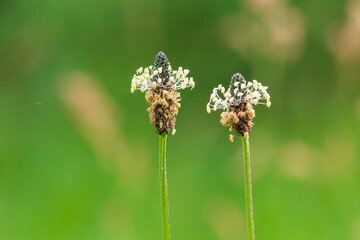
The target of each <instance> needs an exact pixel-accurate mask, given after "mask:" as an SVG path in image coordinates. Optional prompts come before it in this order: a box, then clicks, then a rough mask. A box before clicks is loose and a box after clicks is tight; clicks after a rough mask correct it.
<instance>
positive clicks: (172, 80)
mask: <svg viewBox="0 0 360 240" xmlns="http://www.w3.org/2000/svg"><path fill="white" fill-rule="evenodd" d="M189 72H190V70H188V69H183V68H182V67H179V68H178V69H177V70H173V69H172V67H171V65H170V62H169V60H168V59H167V57H166V55H165V54H164V53H163V52H159V53H158V54H157V55H156V57H155V62H154V66H149V67H146V68H143V67H140V68H139V69H138V70H137V71H136V74H134V77H133V79H132V82H131V92H134V91H135V90H140V91H141V92H145V91H146V96H145V98H146V101H147V103H148V104H149V105H150V107H149V108H148V111H149V117H150V122H151V123H153V124H154V125H155V127H156V129H157V132H158V134H161V133H163V132H164V131H165V132H166V133H168V132H169V130H170V129H171V128H172V129H173V134H174V133H175V132H176V130H175V128H174V127H175V120H176V119H175V116H176V115H177V114H178V109H179V108H180V103H179V101H180V99H179V97H180V93H179V92H177V90H179V89H185V88H188V87H191V89H193V88H194V87H195V82H194V80H193V78H192V77H190V78H189V77H188V74H189Z"/></svg>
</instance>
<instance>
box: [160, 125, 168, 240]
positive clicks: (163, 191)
mask: <svg viewBox="0 0 360 240" xmlns="http://www.w3.org/2000/svg"><path fill="white" fill-rule="evenodd" d="M166 139H167V134H166V133H165V132H163V133H162V134H161V135H159V140H160V147H159V154H160V158H159V171H160V195H161V217H162V227H163V237H164V240H170V220H169V201H168V190H167V177H166Z"/></svg>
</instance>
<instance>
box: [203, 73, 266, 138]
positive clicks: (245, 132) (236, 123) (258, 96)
mask: <svg viewBox="0 0 360 240" xmlns="http://www.w3.org/2000/svg"><path fill="white" fill-rule="evenodd" d="M267 88H268V87H266V86H262V84H261V83H259V82H258V81H256V80H253V81H252V82H246V81H245V79H244V77H243V76H242V75H241V74H240V73H235V74H234V75H233V76H232V78H231V82H230V86H229V88H228V90H227V91H225V88H224V87H223V86H222V85H221V84H219V86H218V87H216V88H214V90H213V93H212V94H211V96H210V102H209V103H208V104H207V107H206V109H207V111H208V113H210V112H211V111H216V110H218V109H223V110H226V111H225V112H223V113H221V120H220V122H221V124H222V125H224V126H226V127H230V131H232V130H234V131H235V133H236V134H237V135H241V136H243V137H245V138H247V137H248V136H249V134H250V130H251V127H252V126H253V125H254V123H253V122H252V120H253V119H254V117H255V110H254V108H253V105H257V104H266V105H267V106H268V107H270V105H271V102H270V95H269V94H268V92H267ZM219 91H220V93H221V94H222V95H223V98H225V99H223V98H222V97H220V96H219V94H218V92H219ZM233 139H234V136H233V135H232V134H230V140H231V141H233Z"/></svg>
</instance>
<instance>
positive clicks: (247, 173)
mask: <svg viewBox="0 0 360 240" xmlns="http://www.w3.org/2000/svg"><path fill="white" fill-rule="evenodd" d="M241 140H242V142H243V149H244V177H245V200H246V215H247V226H248V233H249V240H255V226H254V207H253V198H252V185H251V161H250V146H249V137H247V138H246V137H241Z"/></svg>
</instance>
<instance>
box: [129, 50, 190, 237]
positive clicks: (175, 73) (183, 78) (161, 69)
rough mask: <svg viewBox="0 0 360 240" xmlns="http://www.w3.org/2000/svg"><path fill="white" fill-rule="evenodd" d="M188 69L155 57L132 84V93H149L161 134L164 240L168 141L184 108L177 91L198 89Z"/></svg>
mask: <svg viewBox="0 0 360 240" xmlns="http://www.w3.org/2000/svg"><path fill="white" fill-rule="evenodd" d="M189 72H190V71H189V70H188V69H183V68H182V67H179V68H178V70H173V69H172V68H171V65H170V62H169V61H168V59H167V57H166V55H165V54H164V53H163V52H159V53H158V54H157V55H156V57H155V62H154V66H149V67H146V68H143V67H140V68H139V69H138V70H137V71H136V74H134V77H133V79H132V82H131V92H132V93H133V92H134V91H135V90H140V91H141V92H146V94H145V99H146V102H147V103H148V104H149V108H148V109H147V110H148V112H149V117H150V122H151V123H152V124H154V126H155V128H156V132H157V134H158V135H159V143H160V144H159V175H160V195H161V210H162V212H161V216H162V227H163V239H164V240H170V220H169V201H168V190H167V174H166V142H167V135H168V133H169V131H170V130H172V135H174V134H175V132H176V130H175V121H176V118H175V116H176V115H177V114H178V111H179V108H180V103H179V102H180V93H179V92H178V91H177V90H180V89H185V88H188V87H191V89H193V88H194V87H195V82H194V80H193V78H192V77H190V78H189V77H188V76H187V75H188V74H189Z"/></svg>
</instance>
